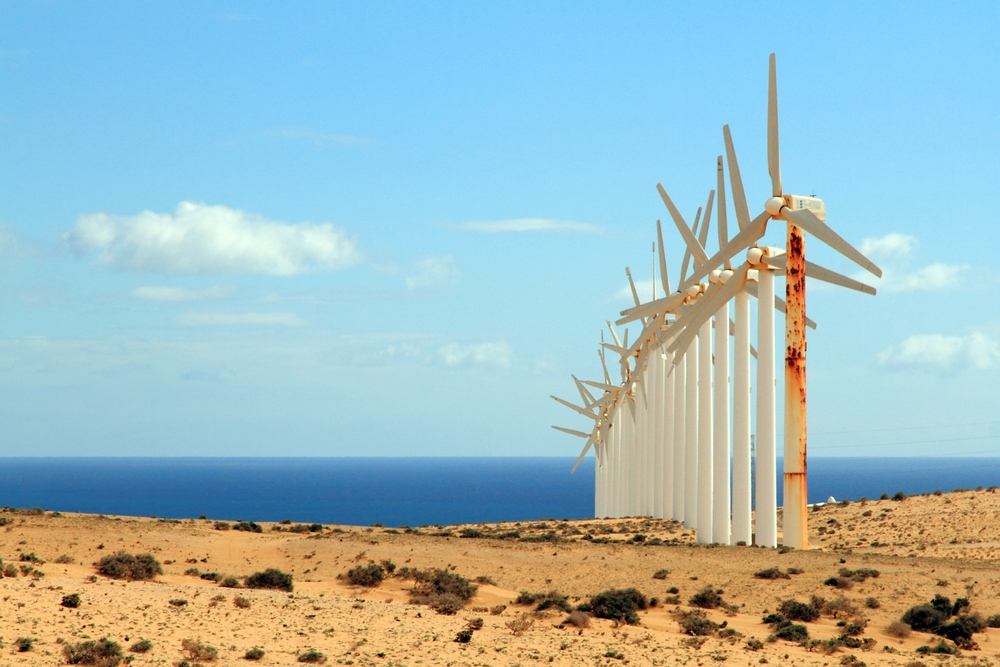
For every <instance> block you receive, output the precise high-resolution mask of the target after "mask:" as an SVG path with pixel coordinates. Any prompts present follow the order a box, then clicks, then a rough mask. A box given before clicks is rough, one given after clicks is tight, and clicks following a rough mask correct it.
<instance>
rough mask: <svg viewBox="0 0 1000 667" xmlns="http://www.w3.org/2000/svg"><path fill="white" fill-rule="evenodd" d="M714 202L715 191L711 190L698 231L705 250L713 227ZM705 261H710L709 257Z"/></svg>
mask: <svg viewBox="0 0 1000 667" xmlns="http://www.w3.org/2000/svg"><path fill="white" fill-rule="evenodd" d="M714 202H715V190H709V192H708V203H707V204H705V217H703V218H702V219H701V229H700V230H699V231H698V243H699V244H700V245H701V247H702V249H703V250H704V249H705V247H707V245H708V228H709V227H710V226H711V225H712V204H713V203H714ZM707 254H708V253H706V255H707ZM705 259H708V257H707V256H706V258H705ZM699 263H700V262H699ZM696 266H697V264H696Z"/></svg>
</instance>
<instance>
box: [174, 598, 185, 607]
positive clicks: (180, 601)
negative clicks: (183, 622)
mask: <svg viewBox="0 0 1000 667" xmlns="http://www.w3.org/2000/svg"><path fill="white" fill-rule="evenodd" d="M187 603H188V601H187V600H185V599H184V598H174V599H173V600H171V601H170V606H171V607H186V606H187Z"/></svg>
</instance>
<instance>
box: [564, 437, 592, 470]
mask: <svg viewBox="0 0 1000 667" xmlns="http://www.w3.org/2000/svg"><path fill="white" fill-rule="evenodd" d="M593 444H594V438H593V436H591V437H590V439H589V440H587V444H586V445H584V447H583V451H582V452H580V456H579V458H577V460H576V463H574V464H573V469H572V470H570V471H569V474H571V475H572V474H573V473H575V472H576V469H577V467H578V466H579V465H580V462H581V461H583V457H584V456H586V455H587V452H588V451H590V447H591V445H593Z"/></svg>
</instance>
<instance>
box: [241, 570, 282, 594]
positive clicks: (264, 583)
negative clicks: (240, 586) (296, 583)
mask: <svg viewBox="0 0 1000 667" xmlns="http://www.w3.org/2000/svg"><path fill="white" fill-rule="evenodd" d="M246 587H247V588H268V589H272V590H278V591H287V592H289V593H291V592H292V575H290V574H285V573H284V572H282V571H281V570H279V569H277V568H274V567H269V568H267V569H266V570H264V571H263V572H255V573H253V574H251V575H250V576H249V577H247V580H246Z"/></svg>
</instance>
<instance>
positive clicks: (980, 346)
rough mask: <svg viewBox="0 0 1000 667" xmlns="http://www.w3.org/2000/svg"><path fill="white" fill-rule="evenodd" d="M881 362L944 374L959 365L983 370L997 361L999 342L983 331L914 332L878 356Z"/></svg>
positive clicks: (884, 364)
mask: <svg viewBox="0 0 1000 667" xmlns="http://www.w3.org/2000/svg"><path fill="white" fill-rule="evenodd" d="M878 361H879V363H880V364H881V365H883V366H886V367H889V368H895V369H922V370H930V371H935V372H939V373H947V372H951V371H955V370H959V369H962V368H975V369H980V370H982V369H986V368H991V367H993V366H996V365H997V363H998V362H1000V345H998V344H997V341H995V340H993V339H992V338H990V337H989V336H987V335H985V334H983V333H978V332H977V333H972V334H969V335H968V336H943V335H941V334H916V335H913V336H910V337H908V338H906V339H905V340H903V341H902V342H901V343H900V344H899V345H895V346H893V347H890V348H887V349H885V350H883V351H882V352H881V353H879V355H878Z"/></svg>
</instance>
